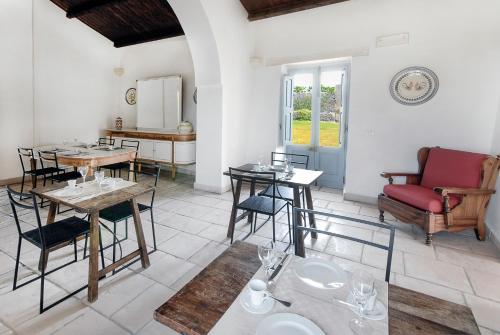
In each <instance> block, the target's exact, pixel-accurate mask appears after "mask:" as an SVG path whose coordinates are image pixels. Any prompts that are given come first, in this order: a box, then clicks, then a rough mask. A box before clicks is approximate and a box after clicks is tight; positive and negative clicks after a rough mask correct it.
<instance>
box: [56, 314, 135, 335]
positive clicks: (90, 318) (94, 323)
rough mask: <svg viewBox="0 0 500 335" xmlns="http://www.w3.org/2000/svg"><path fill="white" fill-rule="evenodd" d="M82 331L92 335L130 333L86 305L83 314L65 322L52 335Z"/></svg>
mask: <svg viewBox="0 0 500 335" xmlns="http://www.w3.org/2000/svg"><path fill="white" fill-rule="evenodd" d="M82 331H84V332H85V333H86V334H93V335H109V334H113V335H121V334H130V333H129V332H128V331H127V330H125V329H124V328H121V327H120V326H118V325H117V324H116V323H114V322H113V321H111V320H109V319H107V318H105V317H104V316H102V315H100V314H99V313H97V312H96V311H94V310H93V309H91V308H89V307H88V308H87V309H86V311H85V313H84V314H83V315H81V316H80V317H78V318H76V319H75V320H73V321H71V322H69V323H68V324H66V325H65V326H64V328H61V329H59V330H58V331H56V332H55V333H54V335H75V334H81V333H82Z"/></svg>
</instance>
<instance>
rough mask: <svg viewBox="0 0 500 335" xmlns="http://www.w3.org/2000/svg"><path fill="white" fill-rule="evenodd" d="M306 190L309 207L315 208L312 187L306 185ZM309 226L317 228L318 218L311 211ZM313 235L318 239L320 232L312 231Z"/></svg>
mask: <svg viewBox="0 0 500 335" xmlns="http://www.w3.org/2000/svg"><path fill="white" fill-rule="evenodd" d="M304 192H305V193H306V204H307V209H310V210H314V205H313V200H312V195H311V187H310V186H306V187H305V189H304ZM309 226H310V227H311V228H316V218H315V217H314V213H309ZM311 237H312V238H314V239H316V238H318V234H317V233H315V232H312V233H311Z"/></svg>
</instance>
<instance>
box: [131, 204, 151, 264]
mask: <svg viewBox="0 0 500 335" xmlns="http://www.w3.org/2000/svg"><path fill="white" fill-rule="evenodd" d="M130 206H131V207H132V216H133V217H134V225H135V233H136V234H137V244H138V246H139V252H140V255H141V263H142V267H143V268H144V269H147V268H148V267H149V255H148V249H147V248H146V241H145V239H144V232H143V231H142V223H141V215H140V213H139V207H138V206H137V200H136V199H135V198H134V199H131V200H130Z"/></svg>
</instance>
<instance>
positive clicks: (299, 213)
mask: <svg viewBox="0 0 500 335" xmlns="http://www.w3.org/2000/svg"><path fill="white" fill-rule="evenodd" d="M309 213H313V214H315V215H321V216H326V217H332V218H337V219H340V220H343V221H346V220H347V221H350V222H353V223H356V224H360V225H368V226H372V227H378V228H382V229H387V230H388V231H389V243H388V244H389V245H387V246H386V245H383V244H379V243H375V242H372V241H368V240H363V239H359V238H356V237H352V236H347V235H343V234H337V233H333V232H331V231H326V230H321V229H316V228H311V227H306V225H301V226H299V225H298V223H297V222H298V219H299V217H301V219H302V222H303V223H304V222H305V221H306V220H307V218H308V217H309V215H306V214H309ZM292 216H293V231H294V234H293V235H294V244H295V254H296V255H297V254H298V250H297V237H298V236H299V232H300V233H301V234H302V233H303V232H306V235H307V234H308V233H312V232H315V233H318V234H325V235H329V236H333V237H338V238H343V239H346V240H350V241H353V242H357V243H362V244H366V245H370V246H372V247H375V248H379V249H383V250H386V251H387V266H386V268H385V281H386V282H389V278H390V275H391V263H392V252H393V249H394V233H395V228H394V225H392V224H383V223H378V222H371V221H367V220H362V219H357V218H353V217H349V216H343V215H337V214H332V213H327V212H320V211H314V210H310V209H302V208H296V207H294V208H293V215H292Z"/></svg>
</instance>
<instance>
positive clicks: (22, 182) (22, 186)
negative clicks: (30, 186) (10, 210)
mask: <svg viewBox="0 0 500 335" xmlns="http://www.w3.org/2000/svg"><path fill="white" fill-rule="evenodd" d="M24 176H26V174H25V173H24V172H23V180H22V181H21V194H22V193H23V190H24ZM19 200H23V196H22V195H20V196H19Z"/></svg>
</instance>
